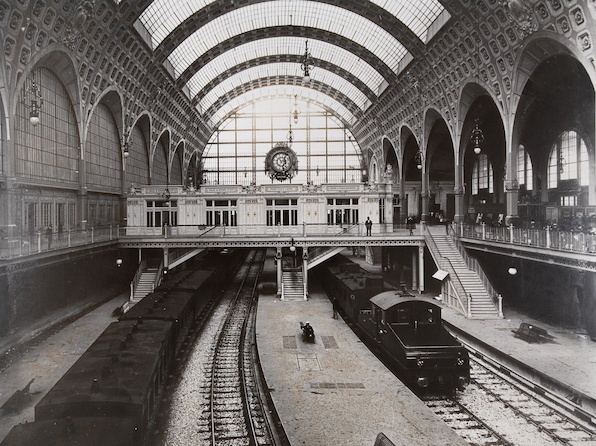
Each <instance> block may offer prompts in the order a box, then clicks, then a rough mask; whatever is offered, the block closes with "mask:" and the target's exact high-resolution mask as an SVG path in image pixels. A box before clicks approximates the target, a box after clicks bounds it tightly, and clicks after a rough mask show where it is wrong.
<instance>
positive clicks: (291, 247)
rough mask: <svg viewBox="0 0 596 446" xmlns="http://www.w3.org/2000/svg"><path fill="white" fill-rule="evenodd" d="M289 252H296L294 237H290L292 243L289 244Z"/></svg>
mask: <svg viewBox="0 0 596 446" xmlns="http://www.w3.org/2000/svg"><path fill="white" fill-rule="evenodd" d="M290 251H292V252H295V251H296V246H295V245H294V237H292V241H291V244H290Z"/></svg>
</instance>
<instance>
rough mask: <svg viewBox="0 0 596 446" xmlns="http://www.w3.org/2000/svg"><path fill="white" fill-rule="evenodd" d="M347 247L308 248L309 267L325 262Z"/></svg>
mask: <svg viewBox="0 0 596 446" xmlns="http://www.w3.org/2000/svg"><path fill="white" fill-rule="evenodd" d="M344 249H345V248H344V247H343V246H340V247H336V246H320V247H317V248H311V249H309V250H308V269H311V268H314V267H315V266H317V265H319V264H321V263H323V262H324V261H325V260H327V259H330V258H331V257H333V256H334V255H336V254H339V253H340V252H342V251H343V250H344Z"/></svg>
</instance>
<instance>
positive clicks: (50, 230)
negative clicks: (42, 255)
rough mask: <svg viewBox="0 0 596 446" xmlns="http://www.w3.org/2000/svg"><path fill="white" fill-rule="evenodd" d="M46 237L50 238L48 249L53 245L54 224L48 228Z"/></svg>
mask: <svg viewBox="0 0 596 446" xmlns="http://www.w3.org/2000/svg"><path fill="white" fill-rule="evenodd" d="M46 238H47V239H48V250H49V249H50V248H51V247H52V226H51V225H50V226H48V228H47V229H46Z"/></svg>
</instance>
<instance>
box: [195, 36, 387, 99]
mask: <svg viewBox="0 0 596 446" xmlns="http://www.w3.org/2000/svg"><path fill="white" fill-rule="evenodd" d="M304 44H305V39H304V38H301V37H273V38H268V39H260V40H257V41H253V42H249V43H246V44H244V45H239V46H237V47H235V48H233V49H231V50H229V51H226V52H225V53H223V54H222V55H220V56H218V57H216V58H215V59H213V60H212V61H210V62H209V63H207V64H205V65H204V66H203V67H201V69H199V70H198V71H197V72H196V73H195V74H194V75H193V76H192V78H191V79H190V80H189V82H188V83H187V86H188V88H189V91H190V93H191V97H194V96H196V95H197V94H198V93H199V92H200V91H201V90H202V89H203V88H205V86H206V85H207V84H209V83H210V82H211V81H212V80H213V79H215V78H216V77H217V76H219V75H221V74H222V73H224V72H225V71H227V70H229V69H231V68H233V67H234V66H236V65H238V64H241V63H244V62H247V61H249V60H252V59H255V58H257V57H267V56H276V55H280V54H294V55H297V56H302V55H303V54H304ZM308 48H309V51H310V53H311V54H312V56H313V58H315V59H320V60H325V61H327V62H330V63H331V64H334V65H337V66H339V67H341V68H343V69H344V70H346V71H348V72H350V73H352V74H353V75H354V76H355V77H357V78H358V79H360V80H361V81H362V82H364V83H365V84H366V85H367V86H368V87H369V88H370V89H371V90H372V91H375V92H376V91H377V90H378V88H379V86H380V85H381V83H382V82H383V76H381V74H380V73H379V72H378V71H377V70H375V69H374V68H373V67H372V66H370V65H369V64H368V63H367V62H366V61H364V60H362V59H360V58H359V57H357V56H356V55H354V54H353V53H351V52H349V51H347V50H344V49H343V48H340V47H337V46H335V45H332V44H329V43H327V42H323V41H320V40H309V41H308ZM294 67H295V68H294V69H295V72H294V74H299V73H301V72H302V71H301V69H300V66H299V65H298V64H295V65H294ZM316 71H319V70H318V68H317V67H315V69H314V70H313V72H312V74H313V75H315V73H316Z"/></svg>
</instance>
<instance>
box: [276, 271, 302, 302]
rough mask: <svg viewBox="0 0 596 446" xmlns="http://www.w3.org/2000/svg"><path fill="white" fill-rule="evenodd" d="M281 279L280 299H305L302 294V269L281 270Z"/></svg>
mask: <svg viewBox="0 0 596 446" xmlns="http://www.w3.org/2000/svg"><path fill="white" fill-rule="evenodd" d="M281 281H282V293H281V298H282V300H305V299H306V296H305V295H304V277H303V275H302V271H298V270H296V271H283V272H282V274H281Z"/></svg>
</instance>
